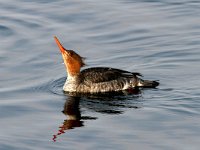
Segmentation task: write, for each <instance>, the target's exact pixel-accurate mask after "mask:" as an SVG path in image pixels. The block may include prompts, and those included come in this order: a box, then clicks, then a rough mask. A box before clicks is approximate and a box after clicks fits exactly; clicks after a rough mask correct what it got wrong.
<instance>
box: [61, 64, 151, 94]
mask: <svg viewBox="0 0 200 150" xmlns="http://www.w3.org/2000/svg"><path fill="white" fill-rule="evenodd" d="M138 76H142V75H141V74H140V73H134V72H128V71H124V70H120V69H115V68H108V67H96V68H88V69H85V70H83V71H81V72H80V74H78V75H77V76H74V77H73V79H72V77H69V78H67V80H66V82H65V85H64V87H63V90H64V91H66V92H80V93H102V92H113V91H116V92H117V91H122V90H126V89H129V88H134V87H137V86H138V85H139V84H140V85H139V86H142V85H143V82H144V80H142V79H140V78H138ZM152 82H155V81H152ZM154 84H155V83H154Z"/></svg>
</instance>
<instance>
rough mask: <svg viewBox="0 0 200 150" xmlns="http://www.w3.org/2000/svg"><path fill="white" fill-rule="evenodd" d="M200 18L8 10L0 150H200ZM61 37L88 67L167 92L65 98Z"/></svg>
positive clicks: (154, 12) (141, 10)
mask: <svg viewBox="0 0 200 150" xmlns="http://www.w3.org/2000/svg"><path fill="white" fill-rule="evenodd" d="M199 18H200V2H199V1H194V0H140V1H139V0H123V1H122V0H110V1H107V0H102V1H92V0H85V1H80V0H77V1H73V0H68V1H63V0H59V1H52V0H35V1H31V0H29V1H26V0H6V1H3V0H1V1H0V39H1V41H0V43H1V44H0V120H1V122H0V149H1V150H10V149H15V150H38V149H40V150H51V149H69V150H78V149H87V150H93V149H95V150H102V149H104V150H110V149H115V150H124V149H126V150H132V149H148V150H155V149H158V150H160V149H163V150H180V149H181V150H198V149H199V147H200V98H199V97H200V89H199V85H200V80H199V75H200V67H199V64H200V21H199ZM54 35H56V36H57V37H58V38H59V39H60V40H61V42H62V43H63V45H64V46H65V47H66V48H69V49H74V50H75V51H76V52H77V53H79V54H80V55H81V56H84V57H86V58H87V59H86V63H87V66H86V67H94V66H109V67H116V68H120V69H125V70H129V71H135V72H140V73H142V74H143V75H144V78H145V79H152V80H160V83H161V84H160V86H159V87H158V89H146V90H142V91H140V93H138V94H134V95H125V96H113V97H106V96H103V97H81V98H76V97H72V96H69V95H65V94H64V93H63V92H62V85H63V83H64V81H65V78H66V71H65V68H64V65H63V64H62V63H63V61H62V57H61V55H60V52H59V50H58V48H57V46H56V44H55V42H54V39H53V36H54ZM62 111H63V112H62Z"/></svg>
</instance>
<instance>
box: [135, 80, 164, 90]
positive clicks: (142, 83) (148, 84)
mask: <svg viewBox="0 0 200 150" xmlns="http://www.w3.org/2000/svg"><path fill="white" fill-rule="evenodd" d="M159 84H160V83H159V82H158V81H150V80H142V79H139V81H138V85H137V86H138V87H144V88H155V87H157V86H158V85H159Z"/></svg>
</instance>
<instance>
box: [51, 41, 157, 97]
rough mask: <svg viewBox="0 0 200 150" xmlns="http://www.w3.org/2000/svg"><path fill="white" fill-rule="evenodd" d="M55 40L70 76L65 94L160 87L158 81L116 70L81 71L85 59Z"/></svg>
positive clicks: (95, 69)
mask: <svg viewBox="0 0 200 150" xmlns="http://www.w3.org/2000/svg"><path fill="white" fill-rule="evenodd" d="M54 38H55V41H56V43H57V45H58V47H59V48H60V51H61V54H62V56H63V60H64V64H65V66H66V70H67V74H68V76H67V79H66V82H65V84H64V86H63V90H64V91H65V92H77V93H91V94H93V93H105V92H119V91H123V90H128V89H133V88H137V87H150V88H155V87H156V86H158V85H159V83H158V82H157V81H149V80H143V79H141V77H142V75H141V74H140V73H137V72H129V71H125V70H121V69H116V68H110V67H94V68H87V69H84V70H82V71H81V68H82V67H83V66H84V65H85V63H84V61H83V57H81V56H80V55H78V54H77V53H76V52H74V51H73V50H67V49H65V48H64V47H63V46H62V45H61V43H60V42H59V40H58V39H57V37H54Z"/></svg>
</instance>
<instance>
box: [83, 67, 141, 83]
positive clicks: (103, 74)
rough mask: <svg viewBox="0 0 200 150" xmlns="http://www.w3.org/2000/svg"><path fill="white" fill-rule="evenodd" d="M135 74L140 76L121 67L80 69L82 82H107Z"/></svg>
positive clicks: (138, 74)
mask: <svg viewBox="0 0 200 150" xmlns="http://www.w3.org/2000/svg"><path fill="white" fill-rule="evenodd" d="M136 76H142V75H141V74H140V73H137V72H129V71H125V70H121V69H115V68H109V67H95V68H88V69H85V70H83V71H81V77H82V79H83V80H84V82H90V83H91V82H92V83H99V82H108V81H112V80H117V79H119V78H122V77H125V78H133V77H136Z"/></svg>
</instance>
